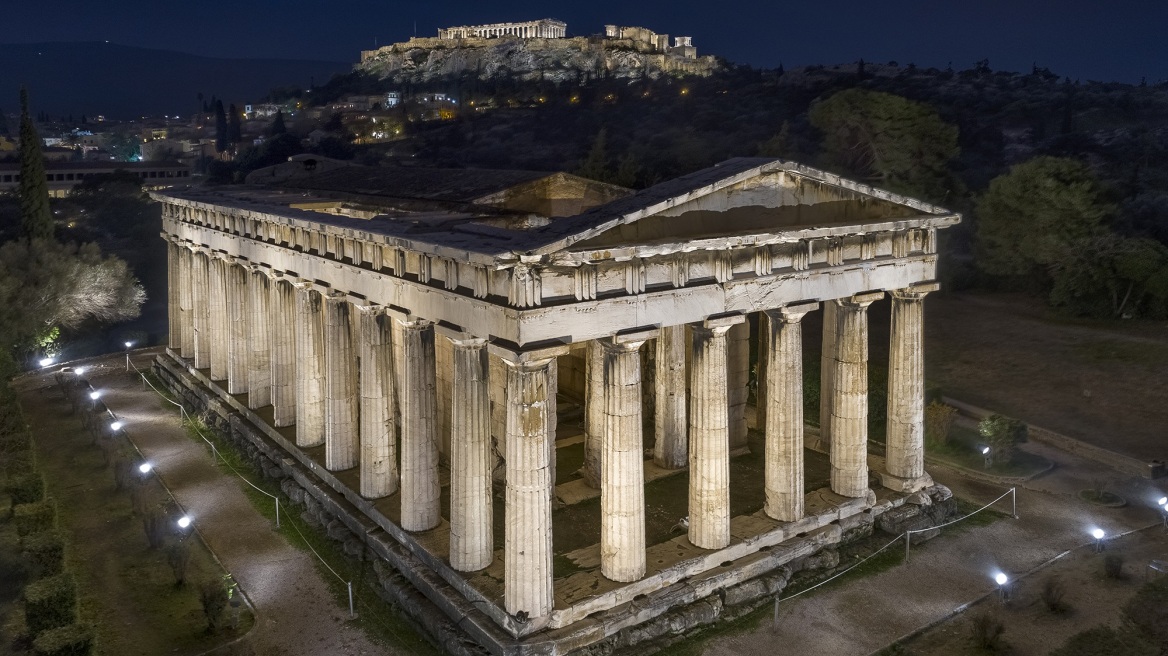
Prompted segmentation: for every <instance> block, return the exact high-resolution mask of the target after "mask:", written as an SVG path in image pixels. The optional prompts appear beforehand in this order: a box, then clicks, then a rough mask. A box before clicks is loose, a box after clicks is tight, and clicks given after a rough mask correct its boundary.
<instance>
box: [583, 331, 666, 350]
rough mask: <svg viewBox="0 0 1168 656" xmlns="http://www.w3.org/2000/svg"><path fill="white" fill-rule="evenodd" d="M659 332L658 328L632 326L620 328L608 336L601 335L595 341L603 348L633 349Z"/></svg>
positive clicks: (639, 346)
mask: <svg viewBox="0 0 1168 656" xmlns="http://www.w3.org/2000/svg"><path fill="white" fill-rule="evenodd" d="M660 332H661V330H660V329H658V328H632V329H629V330H622V331H619V332H617V333H616V334H614V335H611V336H609V337H601V338H599V339H597V340H596V341H597V342H598V343H600V344H602V345H603V346H604V347H605V348H607V349H611V350H620V351H635V350H637V349H639V348H641V345H642V344H644V343H645V342H647V341H649V340H651V339H653V338H654V337H657V335H658V334H659V333H660Z"/></svg>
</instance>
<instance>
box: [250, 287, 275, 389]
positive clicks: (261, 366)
mask: <svg viewBox="0 0 1168 656" xmlns="http://www.w3.org/2000/svg"><path fill="white" fill-rule="evenodd" d="M268 285H269V280H268V274H267V272H266V270H264V269H263V268H261V267H255V266H253V267H251V281H250V282H249V283H248V291H249V292H250V293H251V294H250V297H249V298H248V312H249V318H248V322H247V331H248V346H249V349H250V352H249V353H248V358H247V390H248V391H247V407H249V408H251V409H252V410H255V409H256V408H262V407H264V406H265V405H271V403H272V351H271V339H272V335H271V328H270V326H269V325H268V322H269V320H270V318H271V316H272V315H271V302H270V300H271V292H270V291H269V290H268Z"/></svg>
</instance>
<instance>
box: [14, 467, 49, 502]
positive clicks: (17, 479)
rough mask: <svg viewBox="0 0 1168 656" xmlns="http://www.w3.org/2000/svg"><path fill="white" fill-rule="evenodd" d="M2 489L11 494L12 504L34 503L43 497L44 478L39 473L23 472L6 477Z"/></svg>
mask: <svg viewBox="0 0 1168 656" xmlns="http://www.w3.org/2000/svg"><path fill="white" fill-rule="evenodd" d="M4 491H5V492H7V493H8V494H9V495H11V496H12V505H13V506H15V505H17V504H21V503H35V502H37V501H40V500H41V499H44V498H45V479H44V478H43V477H41V475H40V474H23V475H20V476H13V477H11V478H9V479H8V484H7V485H5V486H4Z"/></svg>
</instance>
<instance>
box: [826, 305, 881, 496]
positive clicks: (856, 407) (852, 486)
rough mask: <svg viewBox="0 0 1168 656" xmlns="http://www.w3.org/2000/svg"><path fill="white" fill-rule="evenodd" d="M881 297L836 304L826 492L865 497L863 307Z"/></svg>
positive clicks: (865, 331)
mask: <svg viewBox="0 0 1168 656" xmlns="http://www.w3.org/2000/svg"><path fill="white" fill-rule="evenodd" d="M883 295H884V294H883V293H880V292H877V293H874V294H864V295H857V296H853V297H851V298H849V299H840V300H837V301H835V304H836V306H837V307H836V359H835V374H834V387H835V394H834V395H833V396H832V405H831V490H832V491H833V492H835V493H836V494H838V495H840V496H845V497H864V496H867V494H868V306H869V305H871V304H872V303H873V302H874V301H876V300H878V299H880V298H881V297H883Z"/></svg>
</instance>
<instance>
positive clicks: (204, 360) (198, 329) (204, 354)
mask: <svg viewBox="0 0 1168 656" xmlns="http://www.w3.org/2000/svg"><path fill="white" fill-rule="evenodd" d="M210 266H211V260H210V258H208V257H207V255H206V254H205V253H195V254H194V255H193V256H192V257H191V307H192V308H193V310H192V314H193V315H194V316H193V317H191V324H192V326H193V332H194V336H195V368H196V369H206V368H207V367H210V366H211V348H212V346H211V314H210V312H211V307H210V300H209V299H208V294H209V293H210V285H211V281H210V270H209V269H210Z"/></svg>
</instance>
